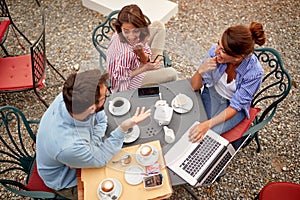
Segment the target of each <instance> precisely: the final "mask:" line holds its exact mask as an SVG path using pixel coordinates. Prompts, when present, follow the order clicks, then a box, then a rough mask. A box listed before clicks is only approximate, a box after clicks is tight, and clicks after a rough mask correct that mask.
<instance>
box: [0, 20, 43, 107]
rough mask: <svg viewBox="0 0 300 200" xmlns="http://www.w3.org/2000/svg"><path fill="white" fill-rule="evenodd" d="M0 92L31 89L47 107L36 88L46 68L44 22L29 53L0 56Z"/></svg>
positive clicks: (39, 84)
mask: <svg viewBox="0 0 300 200" xmlns="http://www.w3.org/2000/svg"><path fill="white" fill-rule="evenodd" d="M0 65H1V67H0V93H7V92H21V91H27V90H33V91H34V93H35V94H36V96H37V97H38V99H39V100H40V101H41V102H42V103H43V104H44V105H45V106H46V107H48V104H47V103H46V101H45V100H44V99H43V98H42V97H41V95H40V94H39V92H38V90H39V89H41V88H43V87H44V79H45V70H46V51H45V24H44V17H43V25H42V32H41V34H40V35H39V37H38V38H37V40H36V41H35V43H33V44H32V45H31V47H30V54H26V55H20V56H8V57H4V58H0Z"/></svg>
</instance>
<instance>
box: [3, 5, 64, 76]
mask: <svg viewBox="0 0 300 200" xmlns="http://www.w3.org/2000/svg"><path fill="white" fill-rule="evenodd" d="M36 3H37V5H38V7H40V3H39V1H38V0H36ZM0 7H1V13H0V19H4V20H3V21H1V23H0V46H1V48H2V50H3V52H4V54H5V57H7V56H12V55H11V54H9V52H8V51H7V49H6V48H5V46H4V42H5V41H6V38H7V35H8V32H9V27H10V26H11V28H12V30H13V32H14V35H15V38H16V39H17V41H18V43H19V45H20V47H21V48H22V50H25V47H24V46H23V45H22V44H21V42H20V40H19V38H18V34H17V33H19V34H20V35H21V36H22V37H23V38H24V39H25V41H26V42H27V43H28V44H29V45H33V44H32V42H31V41H30V40H29V39H28V37H26V36H25V34H24V33H22V31H20V29H19V28H18V27H17V26H16V25H15V23H14V21H13V19H12V17H11V15H10V12H9V9H8V6H7V4H6V2H5V0H0ZM42 13H43V15H44V12H43V11H42ZM43 20H44V16H43ZM46 61H47V64H48V65H49V66H50V67H51V69H52V70H54V71H55V72H56V73H57V74H58V75H59V76H60V77H61V78H62V79H63V80H64V81H65V80H66V79H65V77H64V76H63V75H62V74H61V73H60V72H59V71H58V70H57V69H56V68H55V67H54V66H53V65H52V64H51V63H50V62H49V60H48V59H46Z"/></svg>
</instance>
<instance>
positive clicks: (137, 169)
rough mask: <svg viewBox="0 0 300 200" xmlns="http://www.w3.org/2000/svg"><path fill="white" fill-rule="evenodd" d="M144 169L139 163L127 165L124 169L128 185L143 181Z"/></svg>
mask: <svg viewBox="0 0 300 200" xmlns="http://www.w3.org/2000/svg"><path fill="white" fill-rule="evenodd" d="M142 173H144V169H143V168H142V167H141V166H139V165H134V166H131V167H129V168H128V169H127V170H126V171H125V180H126V182H127V183H128V184H130V185H138V184H140V183H141V182H142V181H143V174H142Z"/></svg>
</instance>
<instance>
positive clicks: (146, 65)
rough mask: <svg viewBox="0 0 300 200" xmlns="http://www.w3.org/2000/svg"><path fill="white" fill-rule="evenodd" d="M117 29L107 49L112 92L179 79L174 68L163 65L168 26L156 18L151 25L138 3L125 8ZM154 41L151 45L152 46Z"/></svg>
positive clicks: (119, 18)
mask: <svg viewBox="0 0 300 200" xmlns="http://www.w3.org/2000/svg"><path fill="white" fill-rule="evenodd" d="M115 27H116V33H114V35H113V36H112V38H111V41H110V43H109V45H108V49H107V52H106V56H107V68H108V73H109V78H110V81H111V86H112V87H111V90H112V92H118V91H124V90H131V89H136V88H139V87H142V86H148V85H154V84H159V83H164V82H168V81H174V80H176V79H177V72H176V70H175V69H173V68H171V67H170V68H163V67H161V66H160V61H161V59H162V57H161V58H160V59H158V60H156V61H155V62H151V61H153V58H154V57H156V56H157V55H162V52H163V46H164V41H165V27H164V24H162V23H161V22H153V23H152V24H151V25H150V26H149V27H148V23H147V21H146V20H145V17H144V14H143V13H142V11H141V9H140V8H139V7H138V6H137V5H128V6H125V7H123V8H122V10H121V11H120V13H119V15H118V18H117V20H116V23H115ZM149 45H151V47H150V46H149Z"/></svg>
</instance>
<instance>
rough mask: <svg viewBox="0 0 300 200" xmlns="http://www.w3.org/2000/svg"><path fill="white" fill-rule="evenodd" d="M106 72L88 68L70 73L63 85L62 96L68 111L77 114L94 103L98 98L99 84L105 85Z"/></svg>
mask: <svg viewBox="0 0 300 200" xmlns="http://www.w3.org/2000/svg"><path fill="white" fill-rule="evenodd" d="M107 79H108V73H101V72H100V70H97V69H95V70H89V71H85V72H81V73H74V74H71V75H70V76H69V77H68V79H67V80H66V82H65V83H64V87H63V98H64V102H65V105H66V108H67V110H68V111H69V113H74V114H79V113H82V112H84V111H85V110H86V109H87V108H88V107H90V106H91V105H93V104H96V103H97V101H98V99H99V98H100V85H103V84H104V85H106V86H107Z"/></svg>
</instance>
